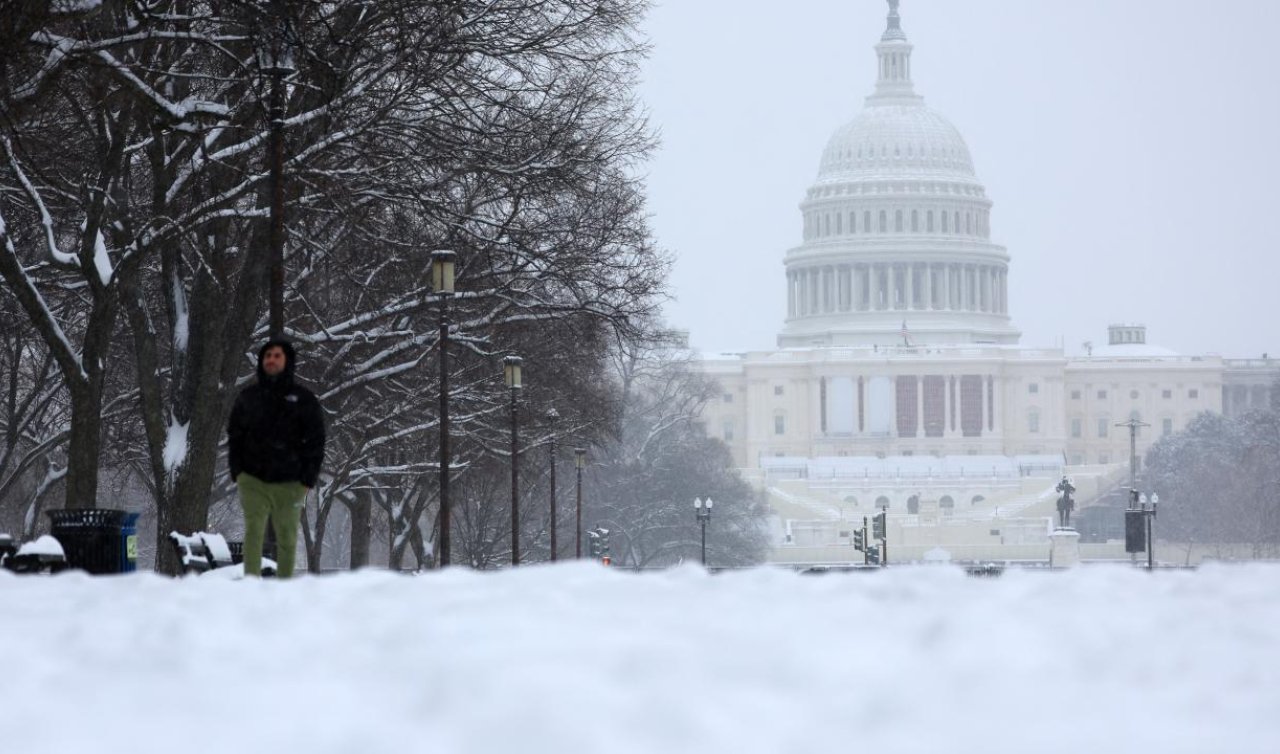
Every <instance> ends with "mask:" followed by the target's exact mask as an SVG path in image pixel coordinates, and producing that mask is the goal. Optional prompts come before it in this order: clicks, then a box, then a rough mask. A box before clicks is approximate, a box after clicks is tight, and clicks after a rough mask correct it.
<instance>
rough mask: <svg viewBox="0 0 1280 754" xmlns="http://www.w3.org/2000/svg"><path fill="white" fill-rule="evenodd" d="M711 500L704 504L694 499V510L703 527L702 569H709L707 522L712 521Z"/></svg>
mask: <svg viewBox="0 0 1280 754" xmlns="http://www.w3.org/2000/svg"><path fill="white" fill-rule="evenodd" d="M713 504H714V503H712V501H711V498H707V501H706V502H705V503H704V502H703V501H702V498H698V497H696V498H694V499H693V510H694V513H695V515H696V516H697V517H698V523H699V524H701V525H702V567H703V568H706V567H707V522H708V521H710V520H711V506H712V505H713Z"/></svg>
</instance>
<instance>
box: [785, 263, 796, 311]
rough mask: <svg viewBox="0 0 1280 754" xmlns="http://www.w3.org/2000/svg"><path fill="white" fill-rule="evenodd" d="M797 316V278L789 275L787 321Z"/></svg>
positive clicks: (790, 273) (789, 273) (793, 274)
mask: <svg viewBox="0 0 1280 754" xmlns="http://www.w3.org/2000/svg"><path fill="white" fill-rule="evenodd" d="M794 316H796V276H795V273H792V272H788V273H787V319H791V318H792V317H794Z"/></svg>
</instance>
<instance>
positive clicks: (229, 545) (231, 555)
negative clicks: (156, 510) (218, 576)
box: [169, 531, 276, 576]
mask: <svg viewBox="0 0 1280 754" xmlns="http://www.w3.org/2000/svg"><path fill="white" fill-rule="evenodd" d="M169 541H170V542H172V543H173V546H174V549H175V550H176V551H177V554H178V559H179V560H180V561H181V562H182V572H183V573H184V574H196V575H199V574H202V573H207V572H209V571H213V570H217V569H219V568H230V567H232V566H236V565H240V563H241V562H243V556H242V554H241V552H240V550H241V547H242V544H241V543H240V542H227V539H226V537H224V536H222V535H221V534H214V533H212V532H207V531H198V532H195V533H194V534H189V535H188V534H179V533H178V532H176V531H174V532H169ZM275 573H276V564H275V561H273V560H271V559H270V558H266V557H264V558H263V559H262V575H263V576H274V575H275Z"/></svg>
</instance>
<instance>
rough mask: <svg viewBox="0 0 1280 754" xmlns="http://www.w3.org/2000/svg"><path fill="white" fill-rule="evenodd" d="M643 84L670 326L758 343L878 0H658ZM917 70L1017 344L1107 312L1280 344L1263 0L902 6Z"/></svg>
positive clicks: (964, 0) (1257, 349)
mask: <svg viewBox="0 0 1280 754" xmlns="http://www.w3.org/2000/svg"><path fill="white" fill-rule="evenodd" d="M656 1H657V2H659V3H660V4H659V5H657V6H656V7H655V8H654V9H653V11H652V13H651V15H650V19H649V22H648V24H647V25H646V29H647V32H648V33H649V35H650V38H651V42H652V44H653V46H654V49H653V55H652V57H651V59H650V60H649V62H648V64H647V66H646V68H645V81H644V83H643V85H642V88H641V91H640V96H641V97H642V98H643V99H644V101H645V102H646V104H647V106H648V107H649V109H650V115H651V118H652V122H653V124H654V125H655V126H657V127H658V128H659V129H660V130H661V134H662V141H663V145H662V148H661V150H660V152H659V154H658V155H657V158H656V160H655V161H654V162H653V163H652V164H651V165H650V166H649V174H648V183H649V195H650V211H651V212H652V213H653V215H654V218H653V221H654V227H655V229H656V233H657V237H658V241H659V243H660V244H661V245H663V246H664V247H666V248H667V249H669V250H671V251H672V252H674V253H675V254H676V256H677V260H678V261H677V263H676V268H675V272H674V277H673V293H674V295H675V296H676V300H675V301H673V302H672V303H671V304H670V305H669V306H668V308H667V314H668V318H669V320H670V323H671V325H672V326H675V327H681V328H687V329H689V330H690V333H691V340H692V343H693V345H695V346H697V347H699V348H702V349H704V350H708V351H720V350H746V349H764V348H772V347H773V346H774V344H775V338H776V336H777V333H778V331H779V330H780V329H781V326H782V321H783V317H784V315H785V312H786V300H785V285H784V282H785V278H784V272H783V266H782V259H783V256H784V254H785V252H786V250H787V249H788V248H790V247H792V246H796V245H798V244H799V243H800V232H801V220H800V213H799V210H798V208H797V206H798V204H799V202H800V200H801V198H802V197H803V194H804V191H805V189H806V188H808V186H809V185H810V184H811V183H812V182H813V180H814V178H815V177H816V175H817V168H818V158H819V156H820V155H821V153H822V149H823V147H824V146H825V145H826V142H827V139H828V138H829V137H830V136H831V134H832V133H834V132H835V130H836V129H837V128H838V127H840V126H841V125H843V124H844V123H846V122H848V121H849V120H851V119H852V118H853V117H854V116H855V115H857V113H858V112H859V111H860V110H861V109H862V102H863V98H864V97H865V96H866V95H868V94H870V93H871V90H872V88H873V86H874V83H875V54H874V52H873V50H872V47H873V45H874V44H875V43H876V42H877V41H878V40H879V38H880V34H881V32H882V31H883V30H884V27H885V16H886V14H887V5H886V3H885V2H884V0H789V2H787V3H779V2H776V0H656ZM901 14H902V25H903V29H904V30H905V31H906V33H907V36H908V38H909V39H910V40H911V42H912V44H914V45H915V51H914V53H913V58H912V76H913V78H914V80H915V85H916V91H917V93H919V94H922V95H923V96H924V97H925V101H926V103H927V104H928V105H929V106H931V107H933V108H934V109H935V110H938V111H939V112H941V113H942V114H943V115H945V116H946V117H947V118H949V119H950V120H951V121H952V122H953V123H954V124H955V125H956V127H957V128H959V130H960V132H961V133H962V134H963V135H964V137H965V139H966V141H967V142H968V144H969V148H970V151H971V153H972V154H973V158H974V163H975V166H976V168H977V171H978V177H979V179H980V180H981V181H982V182H983V183H984V184H985V185H986V188H987V195H988V196H989V197H990V198H991V199H992V200H993V201H994V203H995V206H994V209H993V211H992V236H993V240H994V241H995V242H996V243H999V244H1002V245H1004V246H1006V247H1007V248H1008V250H1009V254H1010V255H1011V257H1012V261H1011V263H1010V282H1009V286H1010V311H1011V315H1012V317H1013V322H1014V324H1015V325H1016V326H1018V327H1019V328H1020V329H1021V330H1022V332H1023V338H1022V343H1023V345H1026V346H1032V347H1035V346H1049V345H1058V344H1061V345H1063V346H1065V348H1066V349H1067V352H1068V353H1079V352H1080V351H1081V349H1080V344H1081V343H1082V342H1083V341H1085V340H1092V341H1093V342H1095V343H1104V342H1105V341H1106V326H1107V325H1108V324H1110V323H1113V322H1122V321H1124V322H1141V323H1145V324H1146V325H1147V327H1148V342H1152V343H1156V344H1159V345H1163V346H1167V347H1170V348H1173V349H1175V350H1178V351H1180V352H1183V353H1221V354H1223V355H1225V356H1231V357H1256V356H1259V355H1261V354H1262V353H1263V352H1269V353H1270V354H1271V355H1272V356H1280V329H1277V327H1276V322H1277V319H1278V318H1280V317H1278V315H1280V290H1277V288H1278V286H1280V52H1278V50H1280V45H1278V44H1277V40H1278V39H1280V2H1276V0H1233V1H1231V2H1222V1H1217V2H1215V1H1211V0H1126V1H1125V2H1117V0H1021V1H1019V2H1012V1H1011V0H903V1H902V7H901Z"/></svg>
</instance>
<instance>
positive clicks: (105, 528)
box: [46, 508, 137, 574]
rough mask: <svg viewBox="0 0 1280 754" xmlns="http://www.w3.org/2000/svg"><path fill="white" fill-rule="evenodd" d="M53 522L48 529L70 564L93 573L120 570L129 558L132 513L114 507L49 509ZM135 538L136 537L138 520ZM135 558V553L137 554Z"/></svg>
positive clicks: (71, 566) (135, 519) (48, 512)
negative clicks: (128, 528)
mask: <svg viewBox="0 0 1280 754" xmlns="http://www.w3.org/2000/svg"><path fill="white" fill-rule="evenodd" d="M46 515H47V516H49V519H50V521H51V522H52V524H53V526H52V530H51V531H50V532H49V533H50V534H52V535H53V538H54V539H56V540H58V543H59V544H61V545H62V551H63V552H64V553H66V556H67V567H68V568H78V569H80V570H82V571H87V572H89V573H92V574H105V573H120V572H121V571H122V570H123V569H124V563H125V561H126V553H125V539H124V536H123V534H122V532H123V530H124V525H125V521H126V520H127V519H128V517H129V516H130V515H131V514H129V513H127V512H125V511H122V510H114V509H111V508H76V509H69V510H67V509H64V510H56V511H46ZM133 520H134V523H135V528H134V532H135V539H134V542H137V539H136V532H137V529H136V523H137V518H136V517H135V518H134V519H133ZM135 562H136V555H135Z"/></svg>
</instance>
